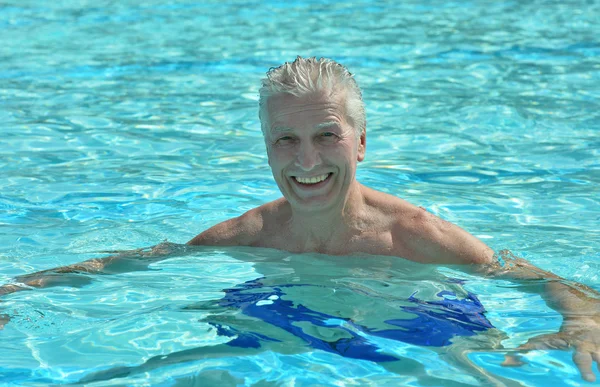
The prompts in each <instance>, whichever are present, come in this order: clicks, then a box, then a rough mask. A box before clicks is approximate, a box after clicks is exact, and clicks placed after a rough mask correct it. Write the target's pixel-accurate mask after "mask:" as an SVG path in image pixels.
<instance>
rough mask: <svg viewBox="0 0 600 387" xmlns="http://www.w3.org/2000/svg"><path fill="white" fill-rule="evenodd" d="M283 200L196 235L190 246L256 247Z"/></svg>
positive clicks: (257, 208)
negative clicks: (270, 218)
mask: <svg viewBox="0 0 600 387" xmlns="http://www.w3.org/2000/svg"><path fill="white" fill-rule="evenodd" d="M280 202H281V200H275V201H273V202H269V203H266V204H263V205H262V206H260V207H256V208H253V209H252V210H250V211H248V212H246V213H244V214H242V215H240V216H238V217H236V218H232V219H228V220H226V221H224V222H221V223H219V224H217V225H215V226H213V227H211V228H209V229H208V230H206V231H204V232H202V233H200V234H198V235H196V236H195V237H194V238H193V239H192V240H190V241H189V242H188V243H187V244H188V245H205V246H255V245H256V244H257V243H258V242H259V241H260V240H261V238H262V234H263V233H264V226H265V223H266V222H268V218H269V217H270V216H271V214H272V213H273V212H274V211H277V208H278V207H279V206H280V205H281V203H280Z"/></svg>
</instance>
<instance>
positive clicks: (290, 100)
mask: <svg viewBox="0 0 600 387" xmlns="http://www.w3.org/2000/svg"><path fill="white" fill-rule="evenodd" d="M266 113H267V114H266V116H267V118H268V124H269V128H271V129H272V128H273V127H276V126H300V125H301V124H303V123H304V124H313V125H314V124H318V123H319V121H327V122H331V121H340V122H341V123H345V122H346V119H345V117H346V106H345V96H344V95H340V93H336V94H333V95H330V94H329V93H323V92H321V93H312V94H307V95H304V96H301V97H296V96H294V95H291V94H279V95H273V96H271V97H270V98H269V99H268V100H267V104H266Z"/></svg>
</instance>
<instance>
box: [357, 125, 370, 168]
mask: <svg viewBox="0 0 600 387" xmlns="http://www.w3.org/2000/svg"><path fill="white" fill-rule="evenodd" d="M366 151H367V131H366V130H363V132H362V134H361V135H360V138H359V139H358V155H357V157H356V159H357V160H358V161H359V162H361V161H363V160H364V159H365V153H366Z"/></svg>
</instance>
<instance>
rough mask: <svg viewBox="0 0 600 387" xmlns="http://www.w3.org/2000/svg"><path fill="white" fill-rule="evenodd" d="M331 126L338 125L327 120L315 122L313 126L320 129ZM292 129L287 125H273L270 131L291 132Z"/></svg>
mask: <svg viewBox="0 0 600 387" xmlns="http://www.w3.org/2000/svg"><path fill="white" fill-rule="evenodd" d="M332 126H335V127H338V126H339V125H338V123H337V122H335V121H327V122H322V123H320V124H317V125H316V126H315V128H316V129H318V130H321V129H326V128H331V127H332ZM293 130H294V129H293V128H290V127H288V126H275V127H273V128H271V132H272V133H282V132H292V131H293Z"/></svg>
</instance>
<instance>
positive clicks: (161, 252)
mask: <svg viewBox="0 0 600 387" xmlns="http://www.w3.org/2000/svg"><path fill="white" fill-rule="evenodd" d="M184 248H185V245H178V244H175V243H169V242H163V243H160V244H158V245H156V246H153V247H149V248H142V249H136V250H128V251H121V252H117V253H116V254H113V255H111V256H109V257H105V258H94V259H90V260H87V261H84V262H79V263H75V264H72V265H68V266H60V267H56V268H53V269H48V270H42V271H38V272H36V273H31V274H24V275H20V276H18V277H16V278H15V283H13V284H5V285H2V286H0V296H3V295H6V294H10V293H14V292H18V291H21V290H29V289H31V288H45V287H51V286H81V285H85V284H87V283H89V282H91V279H90V278H89V277H84V276H82V275H81V274H96V273H104V274H114V273H121V272H126V271H135V270H143V269H145V268H147V267H148V264H150V263H152V262H156V261H158V260H162V259H165V258H167V257H169V256H171V255H173V254H175V253H181V251H182V249H184Z"/></svg>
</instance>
